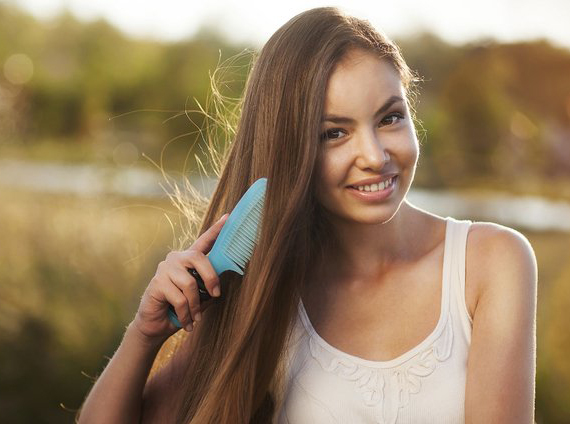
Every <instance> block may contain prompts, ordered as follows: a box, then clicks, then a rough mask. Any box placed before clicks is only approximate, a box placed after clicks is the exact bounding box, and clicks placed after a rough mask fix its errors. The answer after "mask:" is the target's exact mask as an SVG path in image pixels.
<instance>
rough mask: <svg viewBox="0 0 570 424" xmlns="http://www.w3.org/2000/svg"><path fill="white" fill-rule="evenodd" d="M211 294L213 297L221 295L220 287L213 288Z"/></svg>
mask: <svg viewBox="0 0 570 424" xmlns="http://www.w3.org/2000/svg"><path fill="white" fill-rule="evenodd" d="M212 293H214V296H215V297H219V296H220V295H221V294H222V292H221V291H220V286H216V287H214V290H212Z"/></svg>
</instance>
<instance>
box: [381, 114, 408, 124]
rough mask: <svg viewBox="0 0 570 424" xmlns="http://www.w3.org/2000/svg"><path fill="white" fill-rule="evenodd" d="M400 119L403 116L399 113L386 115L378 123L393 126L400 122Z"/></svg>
mask: <svg viewBox="0 0 570 424" xmlns="http://www.w3.org/2000/svg"><path fill="white" fill-rule="evenodd" d="M402 119H404V115H402V114H401V113H399V112H396V113H391V114H390V115H387V116H386V117H385V118H384V119H382V121H380V123H381V124H382V125H394V124H397V123H398V122H400V121H401V120H402Z"/></svg>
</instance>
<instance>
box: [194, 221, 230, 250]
mask: <svg viewBox="0 0 570 424" xmlns="http://www.w3.org/2000/svg"><path fill="white" fill-rule="evenodd" d="M229 216H230V215H229V214H228V213H226V214H224V215H222V217H221V218H220V219H219V220H218V221H216V223H215V224H214V225H212V226H211V227H210V228H208V229H207V230H206V231H204V233H203V234H202V235H201V236H200V237H198V238H197V239H196V241H195V242H194V244H193V245H192V247H191V248H192V249H196V250H199V251H200V252H203V253H208V252H209V251H210V250H211V249H212V246H213V245H214V243H215V242H216V239H217V238H218V235H219V234H220V231H222V227H223V226H224V224H225V223H226V221H227V219H228V217H229Z"/></svg>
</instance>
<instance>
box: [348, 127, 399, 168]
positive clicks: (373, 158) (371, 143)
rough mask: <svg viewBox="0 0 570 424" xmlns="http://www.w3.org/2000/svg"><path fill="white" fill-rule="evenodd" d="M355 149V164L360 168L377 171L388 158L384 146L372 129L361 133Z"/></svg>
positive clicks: (388, 155)
mask: <svg viewBox="0 0 570 424" xmlns="http://www.w3.org/2000/svg"><path fill="white" fill-rule="evenodd" d="M355 149H356V150H357V151H356V154H357V158H356V165H357V166H358V167H359V168H361V169H369V170H372V171H379V170H381V169H382V168H383V167H384V165H385V164H386V162H388V161H389V160H390V154H389V153H388V151H387V150H386V146H384V145H383V143H382V141H381V140H380V138H379V137H378V134H377V133H376V132H375V131H374V130H370V131H366V132H365V133H364V134H362V136H361V137H359V138H358V143H357V145H356V147H355Z"/></svg>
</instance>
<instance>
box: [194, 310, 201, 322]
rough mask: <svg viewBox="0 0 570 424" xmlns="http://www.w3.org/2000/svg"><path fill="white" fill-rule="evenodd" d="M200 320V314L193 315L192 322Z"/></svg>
mask: <svg viewBox="0 0 570 424" xmlns="http://www.w3.org/2000/svg"><path fill="white" fill-rule="evenodd" d="M201 320H202V314H201V313H200V312H198V313H197V314H195V315H194V321H201Z"/></svg>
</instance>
